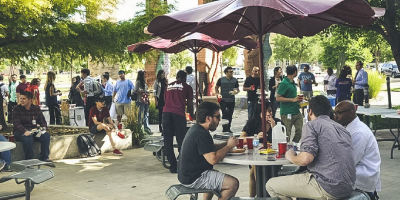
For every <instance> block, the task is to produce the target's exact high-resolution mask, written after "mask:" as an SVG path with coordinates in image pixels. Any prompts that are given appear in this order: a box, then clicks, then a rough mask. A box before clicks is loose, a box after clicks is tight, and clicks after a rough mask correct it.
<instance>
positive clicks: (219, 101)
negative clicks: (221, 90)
mask: <svg viewBox="0 0 400 200" xmlns="http://www.w3.org/2000/svg"><path fill="white" fill-rule="evenodd" d="M217 99H218V103H221V99H222V96H221V95H218V97H217Z"/></svg>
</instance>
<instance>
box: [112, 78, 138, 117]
mask: <svg viewBox="0 0 400 200" xmlns="http://www.w3.org/2000/svg"><path fill="white" fill-rule="evenodd" d="M118 76H119V78H120V79H121V80H118V81H117V83H115V87H114V93H113V98H112V99H113V102H115V107H116V109H117V120H118V123H119V122H121V118H122V115H123V114H125V115H126V114H127V112H128V111H129V110H130V109H131V107H132V105H131V101H132V100H131V98H128V95H127V94H128V92H129V90H133V88H134V86H133V83H132V81H131V80H129V79H125V71H122V70H121V71H119V72H118Z"/></svg>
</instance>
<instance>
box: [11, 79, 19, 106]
mask: <svg viewBox="0 0 400 200" xmlns="http://www.w3.org/2000/svg"><path fill="white" fill-rule="evenodd" d="M18 85H19V82H15V83H14V82H11V83H10V101H11V102H17V92H16V90H17V87H18Z"/></svg>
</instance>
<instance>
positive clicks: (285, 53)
mask: <svg viewBox="0 0 400 200" xmlns="http://www.w3.org/2000/svg"><path fill="white" fill-rule="evenodd" d="M272 40H273V42H274V44H273V45H274V46H275V48H274V51H273V54H274V58H275V59H277V60H292V61H294V60H295V61H297V62H299V63H301V62H302V61H306V62H312V61H316V60H317V59H318V56H319V53H320V49H321V47H320V44H319V38H318V37H317V36H313V37H304V38H289V37H286V36H283V35H277V36H276V37H275V38H273V39H272Z"/></svg>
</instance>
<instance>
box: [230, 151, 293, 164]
mask: <svg viewBox="0 0 400 200" xmlns="http://www.w3.org/2000/svg"><path fill="white" fill-rule="evenodd" d="M267 157H268V156H267V155H263V154H259V153H257V154H256V155H253V152H252V150H250V151H249V150H247V151H246V152H245V154H243V155H237V156H236V155H235V156H232V155H229V154H228V155H227V156H226V157H225V158H224V160H223V162H224V163H229V164H236V165H261V166H267V165H288V164H291V163H290V161H289V160H287V159H286V158H280V159H276V160H275V161H268V160H267Z"/></svg>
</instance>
